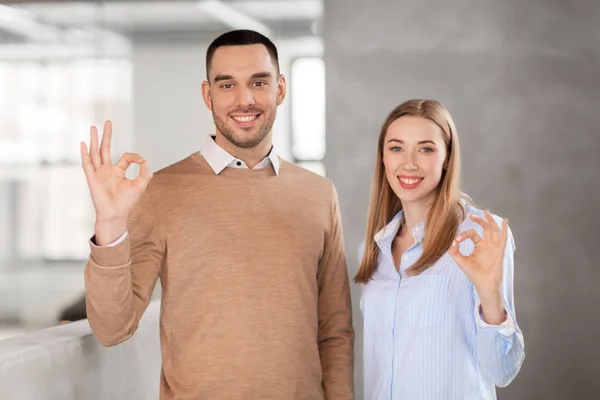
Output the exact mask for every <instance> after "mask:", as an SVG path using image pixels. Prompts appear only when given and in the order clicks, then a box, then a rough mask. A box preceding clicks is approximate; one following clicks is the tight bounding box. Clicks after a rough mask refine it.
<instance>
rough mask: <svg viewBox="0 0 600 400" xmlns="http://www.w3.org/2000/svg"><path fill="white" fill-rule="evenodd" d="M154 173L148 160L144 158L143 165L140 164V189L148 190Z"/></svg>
mask: <svg viewBox="0 0 600 400" xmlns="http://www.w3.org/2000/svg"><path fill="white" fill-rule="evenodd" d="M153 176H154V174H153V173H152V171H150V167H149V166H148V161H146V160H144V161H143V162H142V165H141V166H140V175H139V176H138V177H137V179H136V181H137V182H138V186H139V188H140V191H144V190H146V187H148V184H149V183H150V181H151V180H152V177H153Z"/></svg>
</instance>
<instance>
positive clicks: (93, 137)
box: [90, 126, 102, 169]
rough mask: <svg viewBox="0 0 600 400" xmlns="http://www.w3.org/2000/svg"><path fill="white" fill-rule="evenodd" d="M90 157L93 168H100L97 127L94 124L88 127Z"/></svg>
mask: <svg viewBox="0 0 600 400" xmlns="http://www.w3.org/2000/svg"><path fill="white" fill-rule="evenodd" d="M90 159H91V161H92V165H93V166H94V169H98V168H100V165H102V162H101V160H100V154H99V153H98V128H96V127H95V126H92V127H91V128H90Z"/></svg>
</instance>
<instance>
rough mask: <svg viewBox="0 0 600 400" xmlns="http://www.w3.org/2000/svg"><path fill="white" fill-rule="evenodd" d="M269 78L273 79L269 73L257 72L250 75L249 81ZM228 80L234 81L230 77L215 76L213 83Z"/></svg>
mask: <svg viewBox="0 0 600 400" xmlns="http://www.w3.org/2000/svg"><path fill="white" fill-rule="evenodd" d="M271 77H273V75H272V74H271V73H270V72H257V73H255V74H252V76H251V77H250V79H260V78H271ZM229 80H234V78H233V76H232V75H217V76H215V82H220V81H229Z"/></svg>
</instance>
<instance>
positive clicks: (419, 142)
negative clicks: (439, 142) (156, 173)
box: [388, 139, 435, 146]
mask: <svg viewBox="0 0 600 400" xmlns="http://www.w3.org/2000/svg"><path fill="white" fill-rule="evenodd" d="M390 142H398V143H400V144H404V140H400V139H390V140H388V143H390ZM426 143H430V144H432V145H434V146H435V142H434V141H433V140H420V141H418V142H417V144H426Z"/></svg>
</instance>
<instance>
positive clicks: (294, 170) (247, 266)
mask: <svg viewBox="0 0 600 400" xmlns="http://www.w3.org/2000/svg"><path fill="white" fill-rule="evenodd" d="M128 232H129V235H128V237H127V239H126V240H125V241H124V242H122V243H120V244H119V245H117V246H115V247H102V248H97V247H94V246H92V251H91V256H90V260H89V262H88V264H87V266H86V270H85V283H86V289H87V313H88V318H89V321H90V325H91V327H92V330H93V332H94V334H95V336H96V337H97V338H98V340H99V341H100V343H102V344H103V345H105V346H111V345H115V344H118V343H120V342H122V341H124V340H126V339H127V338H129V337H131V336H132V335H133V334H134V332H135V330H136V328H137V326H138V322H139V320H140V317H141V316H142V314H143V313H144V311H145V309H146V307H147V305H148V302H149V299H150V296H151V294H152V291H153V289H154V286H155V285H156V281H157V279H158V278H160V280H161V284H162V300H161V307H162V312H161V318H160V338H161V350H162V361H163V365H162V376H161V389H160V392H161V399H162V400H170V399H223V400H225V399H260V400H267V399H277V400H294V399H323V398H324V399H328V400H335V399H351V398H353V341H354V332H353V329H352V315H351V306H350V290H349V283H348V275H347V271H346V260H345V255H344V245H343V238H342V227H341V222H340V213H339V208H338V200H337V194H336V191H335V188H334V187H333V185H332V184H331V182H330V181H328V180H326V179H324V178H322V177H320V176H318V175H315V174H313V173H311V172H308V171H306V170H303V169H301V168H299V167H297V166H295V165H293V164H291V163H289V162H285V161H282V163H281V167H280V172H279V175H275V173H274V171H273V169H272V168H264V169H257V170H250V169H235V168H226V169H225V170H224V171H223V172H221V173H220V174H219V175H215V173H214V172H213V171H212V170H211V168H210V167H209V166H208V164H207V163H206V161H205V160H204V158H203V157H202V156H201V155H200V154H199V153H195V154H193V155H192V156H190V157H188V158H186V159H184V160H182V161H180V162H178V163H176V164H174V165H171V166H169V167H167V168H165V169H163V170H161V171H159V172H157V173H156V174H155V176H154V178H153V179H152V182H151V183H150V185H149V186H148V189H147V191H146V192H145V193H144V195H143V196H142V198H141V199H140V202H139V203H138V205H137V206H136V207H135V209H134V211H133V212H132V215H131V217H130V220H129V223H128Z"/></svg>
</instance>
